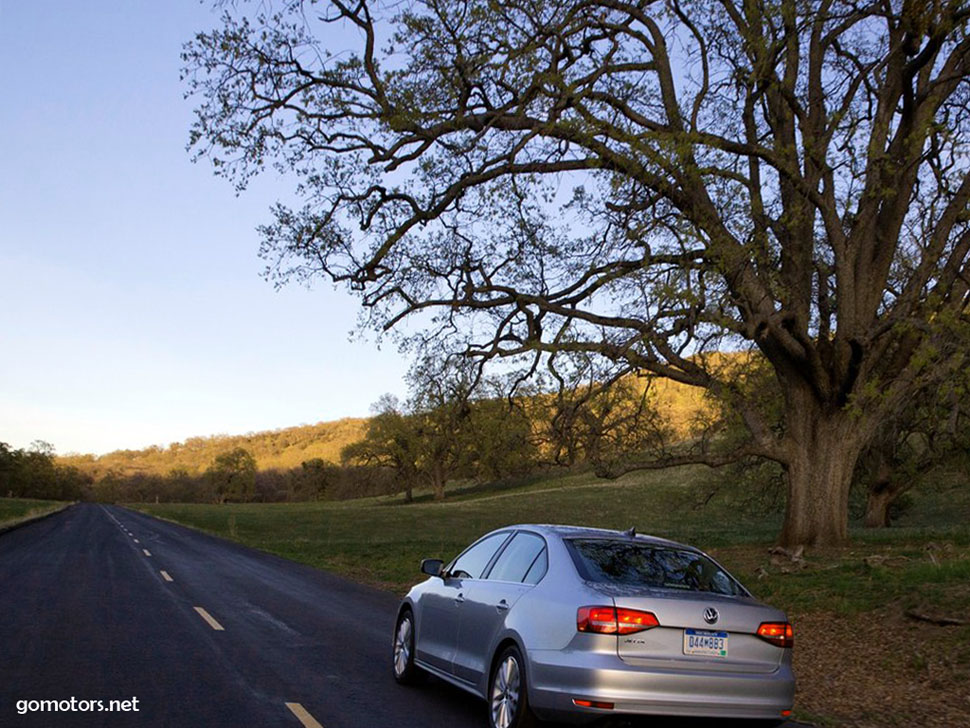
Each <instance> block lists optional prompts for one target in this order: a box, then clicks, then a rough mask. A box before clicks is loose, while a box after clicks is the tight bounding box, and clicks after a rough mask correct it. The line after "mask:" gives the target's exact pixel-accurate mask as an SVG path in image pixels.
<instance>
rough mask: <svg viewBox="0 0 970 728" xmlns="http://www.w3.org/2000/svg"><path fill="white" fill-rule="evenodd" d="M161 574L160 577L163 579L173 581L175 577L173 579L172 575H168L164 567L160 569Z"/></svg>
mask: <svg viewBox="0 0 970 728" xmlns="http://www.w3.org/2000/svg"><path fill="white" fill-rule="evenodd" d="M161 574H162V578H163V579H164V580H165V581H175V579H173V578H172V577H170V576H169V575H168V572H167V571H165V569H162V570H161Z"/></svg>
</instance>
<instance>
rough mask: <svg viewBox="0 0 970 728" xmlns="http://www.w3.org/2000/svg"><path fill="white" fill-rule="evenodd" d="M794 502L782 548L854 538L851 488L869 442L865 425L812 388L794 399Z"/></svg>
mask: <svg viewBox="0 0 970 728" xmlns="http://www.w3.org/2000/svg"><path fill="white" fill-rule="evenodd" d="M785 421H786V433H787V435H788V437H787V438H786V439H787V440H788V453H787V454H788V463H787V464H786V465H785V470H786V476H787V481H788V503H787V505H786V508H785V523H784V526H783V528H782V532H781V536H780V538H779V542H780V544H781V545H782V546H785V547H788V548H791V547H795V546H840V545H843V544H845V543H846V542H847V541H848V539H849V487H850V485H851V484H852V474H853V471H854V470H855V465H856V461H857V460H858V459H859V454H860V452H861V451H862V446H863V444H864V442H865V437H866V435H865V428H864V423H863V422H861V421H860V420H859V418H858V417H856V416H854V415H851V414H849V413H847V412H845V410H842V409H838V410H835V411H831V410H826V409H824V408H823V407H822V406H821V405H820V404H819V403H818V401H817V400H816V399H815V398H814V396H812V395H811V394H810V393H809V392H800V393H798V392H796V393H794V394H790V396H789V398H788V412H787V414H786V417H785Z"/></svg>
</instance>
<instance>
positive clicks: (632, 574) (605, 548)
mask: <svg viewBox="0 0 970 728" xmlns="http://www.w3.org/2000/svg"><path fill="white" fill-rule="evenodd" d="M566 543H567V544H568V547H569V552H570V554H571V555H572V557H573V561H574V562H575V563H576V568H577V569H578V570H579V573H580V574H581V575H582V576H583V578H585V579H588V580H589V581H595V582H600V583H604V584H622V585H625V586H627V585H628V586H645V587H653V588H659V589H676V590H680V591H693V592H713V593H715V594H730V595H738V594H745V593H746V592H745V591H744V588H743V587H742V586H741V585H740V584H738V582H736V581H735V580H734V579H733V578H732V577H731V576H730V575H729V574H728V573H727V572H725V571H724V570H723V569H722V568H721V567H719V566H718V565H717V564H715V563H714V562H713V561H711V560H710V559H709V558H707V557H706V556H704V555H703V554H700V553H697V552H696V551H688V550H686V549H677V548H670V547H666V546H658V545H657V544H651V543H639V542H636V541H632V540H631V541H618V540H617V541H614V540H609V539H571V540H568V541H567V542H566Z"/></svg>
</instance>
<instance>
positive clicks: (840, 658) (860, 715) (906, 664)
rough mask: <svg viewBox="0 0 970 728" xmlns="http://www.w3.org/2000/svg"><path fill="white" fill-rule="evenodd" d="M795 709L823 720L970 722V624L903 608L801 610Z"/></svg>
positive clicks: (852, 724)
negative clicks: (937, 620) (935, 620)
mask: <svg viewBox="0 0 970 728" xmlns="http://www.w3.org/2000/svg"><path fill="white" fill-rule="evenodd" d="M793 622H794V624H795V628H796V641H795V652H794V655H793V656H794V661H795V673H796V677H797V679H798V692H797V694H796V698H795V710H796V714H797V715H798V716H799V717H801V718H803V719H807V720H811V721H814V722H817V723H818V724H819V725H823V726H824V725H833V726H835V725H837V726H848V727H849V728H876V727H877V726H878V727H880V728H881V727H883V726H907V727H910V726H912V727H916V726H919V727H920V728H937V727H938V728H959V727H961V726H964V727H965V726H970V627H967V626H945V627H941V626H937V625H934V624H929V623H927V622H920V621H916V620H913V619H911V618H909V617H906V616H905V614H904V613H903V610H902V609H900V608H898V607H887V609H885V610H883V611H878V612H867V613H865V614H860V615H852V616H844V615H833V614H804V615H794V618H793Z"/></svg>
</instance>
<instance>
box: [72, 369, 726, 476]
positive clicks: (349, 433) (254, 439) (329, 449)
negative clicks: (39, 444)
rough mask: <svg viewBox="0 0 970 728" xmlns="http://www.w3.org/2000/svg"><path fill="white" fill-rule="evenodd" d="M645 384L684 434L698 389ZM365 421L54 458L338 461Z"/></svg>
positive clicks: (697, 404)
mask: <svg viewBox="0 0 970 728" xmlns="http://www.w3.org/2000/svg"><path fill="white" fill-rule="evenodd" d="M643 381H644V384H645V383H646V382H647V380H646V379H645V380H643ZM649 386H650V391H651V393H650V399H651V401H652V403H653V404H654V405H655V406H656V407H657V409H658V411H659V412H660V414H661V415H662V416H663V417H664V419H665V420H666V421H667V423H668V425H669V426H670V427H671V429H672V431H673V432H674V433H676V434H677V435H678V436H679V437H687V436H688V434H689V430H690V426H691V423H692V422H693V421H694V420H695V419H696V418H697V416H698V414H699V413H703V412H705V411H706V410H707V408H708V405H707V404H706V402H705V400H704V395H703V390H701V389H699V388H697V387H688V386H686V385H683V384H679V383H677V382H673V381H670V380H667V379H652V380H650V385H649ZM367 422H368V420H367V419H366V418H346V419H342V420H336V421H334V422H318V423H317V424H315V425H300V426H298V427H286V428H283V429H280V430H273V431H268V432H254V433H248V434H245V435H211V436H208V437H192V438H189V439H188V440H186V441H185V442H174V443H172V444H170V445H169V446H168V447H161V446H157V445H156V446H152V447H148V448H145V449H143V450H116V451H114V452H110V453H107V454H106V455H101V456H95V455H65V456H61V457H58V458H57V460H58V462H59V463H61V464H62V465H73V466H75V467H77V468H79V469H80V470H82V471H83V472H85V473H88V474H90V475H92V476H93V477H94V478H95V479H96V480H98V479H100V478H101V477H103V476H104V475H105V474H106V473H108V472H112V471H113V472H115V473H117V474H119V475H133V474H136V473H144V474H154V475H168V474H170V473H171V472H172V471H173V470H184V471H186V472H187V473H188V474H189V475H196V474H199V473H202V472H203V471H204V470H205V469H206V468H208V467H209V466H210V465H211V464H212V461H213V460H214V459H215V458H216V457H217V456H218V455H220V454H222V453H225V452H228V451H229V450H232V449H234V448H237V447H243V448H245V449H246V450H248V451H249V452H250V453H252V454H253V456H254V457H255V458H256V464H257V467H258V468H259V469H260V470H267V469H271V468H280V469H286V468H293V467H299V465H300V464H301V463H303V462H305V461H307V460H312V459H314V458H320V459H321V460H325V461H327V462H330V463H339V462H340V451H341V450H342V449H343V448H344V447H346V446H347V445H349V444H351V443H353V442H357V441H358V440H361V439H362V438H363V436H364V433H365V432H366V429H367Z"/></svg>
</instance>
